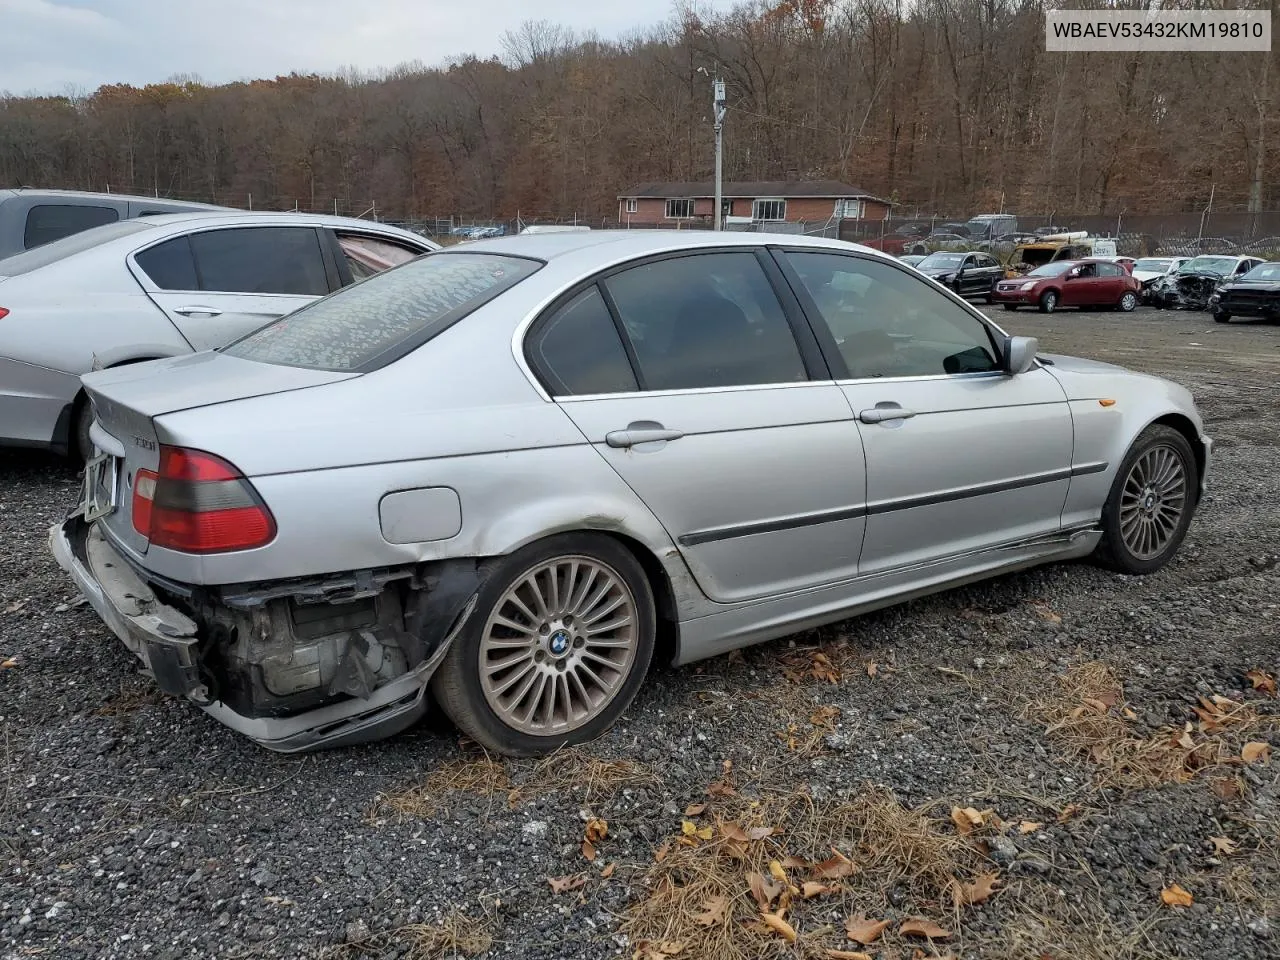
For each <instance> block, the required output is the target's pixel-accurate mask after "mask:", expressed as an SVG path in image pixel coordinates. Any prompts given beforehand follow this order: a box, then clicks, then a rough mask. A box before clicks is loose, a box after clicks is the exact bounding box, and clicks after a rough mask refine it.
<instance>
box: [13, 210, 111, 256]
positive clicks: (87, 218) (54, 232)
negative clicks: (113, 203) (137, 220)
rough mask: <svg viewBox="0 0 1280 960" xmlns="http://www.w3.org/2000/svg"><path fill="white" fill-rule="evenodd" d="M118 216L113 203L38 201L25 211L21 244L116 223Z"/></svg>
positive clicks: (40, 242)
mask: <svg viewBox="0 0 1280 960" xmlns="http://www.w3.org/2000/svg"><path fill="white" fill-rule="evenodd" d="M119 219H120V212H119V211H118V210H115V209H113V208H112V207H90V206H83V205H80V204H70V203H45V204H40V205H39V206H35V207H32V208H31V209H30V210H28V211H27V226H26V229H25V230H24V231H23V237H22V245H23V246H24V247H26V248H27V249H28V250H30V249H32V248H34V247H39V246H42V245H44V244H46V243H52V242H53V241H54V240H61V239H62V238H63V237H69V236H71V235H72V234H75V233H80V232H81V231H84V230H90V229H92V228H93V227H100V226H102V225H103V224H105V223H115V222H116V221H117V220H119Z"/></svg>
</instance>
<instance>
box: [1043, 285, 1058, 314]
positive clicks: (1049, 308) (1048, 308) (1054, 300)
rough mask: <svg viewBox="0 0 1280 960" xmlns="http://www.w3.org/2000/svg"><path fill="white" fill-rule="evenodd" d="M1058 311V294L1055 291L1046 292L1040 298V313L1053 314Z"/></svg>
mask: <svg viewBox="0 0 1280 960" xmlns="http://www.w3.org/2000/svg"><path fill="white" fill-rule="evenodd" d="M1057 309H1058V294H1057V292H1056V291H1053V290H1046V291H1045V292H1044V294H1043V295H1042V296H1041V297H1040V312H1041V313H1053V311H1055V310H1057Z"/></svg>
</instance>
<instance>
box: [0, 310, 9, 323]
mask: <svg viewBox="0 0 1280 960" xmlns="http://www.w3.org/2000/svg"><path fill="white" fill-rule="evenodd" d="M8 315H9V311H8V310H6V309H5V308H4V307H0V320H3V319H4V318H5V317H7V316H8Z"/></svg>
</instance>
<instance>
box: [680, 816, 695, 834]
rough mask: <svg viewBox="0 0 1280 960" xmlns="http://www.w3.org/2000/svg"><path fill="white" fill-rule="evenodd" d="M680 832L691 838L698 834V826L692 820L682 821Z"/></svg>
mask: <svg viewBox="0 0 1280 960" xmlns="http://www.w3.org/2000/svg"><path fill="white" fill-rule="evenodd" d="M680 832H681V833H683V834H684V835H685V836H686V837H691V836H693V835H694V834H695V833H697V832H698V825H697V824H696V823H694V822H693V821H692V820H681V821H680Z"/></svg>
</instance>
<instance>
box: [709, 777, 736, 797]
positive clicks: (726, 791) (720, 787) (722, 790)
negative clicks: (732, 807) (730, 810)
mask: <svg viewBox="0 0 1280 960" xmlns="http://www.w3.org/2000/svg"><path fill="white" fill-rule="evenodd" d="M737 795H738V791H737V790H735V789H733V786H732V785H731V784H728V783H725V782H724V781H723V780H717V781H716V782H715V783H713V784H711V786H709V787H707V796H709V797H736V796H737Z"/></svg>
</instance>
